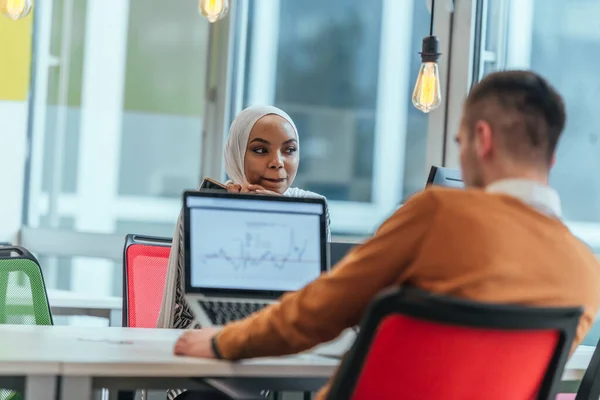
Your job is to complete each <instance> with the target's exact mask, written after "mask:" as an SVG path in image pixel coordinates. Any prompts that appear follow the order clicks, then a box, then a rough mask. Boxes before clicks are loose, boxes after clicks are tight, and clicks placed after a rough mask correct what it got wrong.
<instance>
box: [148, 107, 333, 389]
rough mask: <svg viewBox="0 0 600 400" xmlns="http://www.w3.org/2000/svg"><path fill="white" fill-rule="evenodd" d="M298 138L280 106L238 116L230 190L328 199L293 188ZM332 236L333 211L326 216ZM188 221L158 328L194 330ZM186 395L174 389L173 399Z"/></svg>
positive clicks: (232, 134)
mask: <svg viewBox="0 0 600 400" xmlns="http://www.w3.org/2000/svg"><path fill="white" fill-rule="evenodd" d="M299 144H300V143H299V138H298V130H297V129H296V125H295V124H294V121H292V119H291V118H290V116H289V115H288V114H286V113H285V112H284V111H282V110H280V109H279V108H277V107H272V106H254V107H249V108H246V109H245V110H243V111H242V112H241V113H239V114H238V116H237V117H236V118H235V120H234V121H233V123H232V124H231V128H230V130H229V137H228V139H227V144H226V145H225V170H226V171H227V175H228V176H229V177H230V180H229V181H227V189H228V191H230V192H240V193H256V194H263V195H280V196H281V195H282V196H289V197H323V196H321V195H319V194H316V193H313V192H309V191H307V190H302V189H299V188H294V187H290V185H291V184H292V182H293V181H294V178H295V177H296V173H297V171H298V163H299V159H300V157H299ZM327 222H328V226H327V232H328V236H329V213H328V215H327ZM183 260H184V255H183V221H182V216H181V215H180V216H179V219H178V221H177V228H176V230H175V235H174V237H173V244H172V247H171V256H170V257H169V266H168V269H167V279H166V284H165V291H164V295H163V301H162V306H161V310H160V316H159V319H158V324H157V326H158V327H159V328H175V329H189V328H192V327H193V328H198V326H192V323H193V321H194V315H193V313H192V311H191V310H190V308H189V306H188V304H187V303H186V301H185V295H184V291H183V280H182V276H183ZM179 393H181V391H171V392H170V393H169V395H168V398H169V399H172V398H174V397H175V396H176V395H178V394H179Z"/></svg>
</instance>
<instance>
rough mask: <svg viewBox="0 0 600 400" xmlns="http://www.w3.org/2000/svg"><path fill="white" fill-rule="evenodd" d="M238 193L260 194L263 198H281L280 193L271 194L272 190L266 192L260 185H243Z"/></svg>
mask: <svg viewBox="0 0 600 400" xmlns="http://www.w3.org/2000/svg"><path fill="white" fill-rule="evenodd" d="M240 193H255V194H262V195H265V196H281V194H280V193H277V192H273V191H272V190H267V189H265V188H264V187H262V186H260V185H243V186H242V190H241V192H240Z"/></svg>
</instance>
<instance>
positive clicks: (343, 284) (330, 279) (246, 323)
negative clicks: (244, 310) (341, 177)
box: [215, 190, 436, 360]
mask: <svg viewBox="0 0 600 400" xmlns="http://www.w3.org/2000/svg"><path fill="white" fill-rule="evenodd" d="M429 192H430V191H429V190H427V191H425V192H423V193H421V194H418V195H416V196H414V197H413V198H412V199H410V200H409V201H407V202H406V204H405V205H404V206H403V207H401V208H400V209H399V210H398V211H396V213H395V214H394V215H393V216H392V217H391V218H389V219H388V220H387V221H386V222H384V223H383V225H382V226H381V227H380V229H379V230H378V232H377V233H376V234H375V236H374V237H373V238H371V239H370V240H369V241H367V242H366V243H365V244H363V245H362V246H359V247H357V248H356V249H355V250H353V251H352V252H351V253H350V254H348V256H346V257H345V258H344V259H343V260H342V261H341V262H340V263H339V264H338V266H336V267H335V268H334V269H333V271H331V272H330V273H327V274H323V275H322V276H321V277H319V278H318V279H316V280H315V281H313V282H312V283H310V284H309V285H307V286H306V287H305V288H303V289H302V290H300V291H298V292H294V293H289V294H286V295H284V296H283V297H282V299H281V301H280V302H279V303H277V304H274V305H272V306H270V307H267V308H266V309H264V310H262V311H261V312H259V313H256V314H254V315H252V316H251V317H249V318H247V319H245V320H242V321H238V322H234V323H232V324H229V325H227V326H225V327H224V328H223V330H222V331H221V332H220V333H219V334H218V337H217V339H216V342H215V344H216V346H217V348H218V350H219V352H220V354H221V355H222V356H223V358H226V359H229V360H238V359H243V358H253V357H265V356H275V355H283V354H293V353H298V352H301V351H304V350H307V349H310V348H312V347H314V346H316V345H317V344H320V343H324V342H328V341H330V340H333V339H335V338H336V337H337V336H338V335H339V334H340V333H341V332H342V331H343V330H344V329H346V328H348V327H351V326H354V325H356V324H358V323H359V322H360V319H361V318H362V316H363V313H364V312H365V309H366V307H367V306H368V305H369V303H370V302H371V301H372V299H373V298H374V296H375V295H376V294H377V293H379V292H380V291H381V290H383V289H385V288H386V287H389V286H392V285H396V284H401V283H402V282H403V281H405V280H406V278H407V276H408V275H409V274H410V273H411V265H412V263H413V260H414V259H415V257H416V256H417V255H418V254H419V249H420V247H421V243H422V242H423V241H424V240H425V238H426V236H427V232H428V231H429V227H430V226H431V223H432V221H433V218H434V217H435V215H434V214H435V210H436V207H435V198H434V194H432V193H429Z"/></svg>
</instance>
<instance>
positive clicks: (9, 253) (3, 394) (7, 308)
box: [0, 246, 53, 400]
mask: <svg viewBox="0 0 600 400" xmlns="http://www.w3.org/2000/svg"><path fill="white" fill-rule="evenodd" d="M0 324H15V325H52V324H53V321H52V313H51V312H50V305H49V303H48V295H47V294H46V285H45V284H44V277H43V276H42V270H41V268H40V265H39V263H38V261H37V260H36V258H35V257H34V256H33V255H32V254H31V253H30V252H29V251H27V250H26V249H24V248H22V247H19V246H0ZM21 399H22V396H21V395H20V394H19V393H17V392H13V391H10V390H7V389H0V400H21Z"/></svg>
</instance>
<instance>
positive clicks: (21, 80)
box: [0, 13, 33, 101]
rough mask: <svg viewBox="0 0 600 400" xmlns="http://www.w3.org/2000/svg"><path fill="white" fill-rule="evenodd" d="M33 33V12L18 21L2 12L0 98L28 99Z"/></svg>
mask: <svg viewBox="0 0 600 400" xmlns="http://www.w3.org/2000/svg"><path fill="white" fill-rule="evenodd" d="M32 34H33V13H30V14H29V15H28V16H27V17H25V18H24V19H21V20H17V21H13V20H11V19H8V18H6V17H5V16H4V15H0V100H13V101H24V100H26V99H27V92H28V90H29V82H30V74H31V51H32V47H31V42H32Z"/></svg>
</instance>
